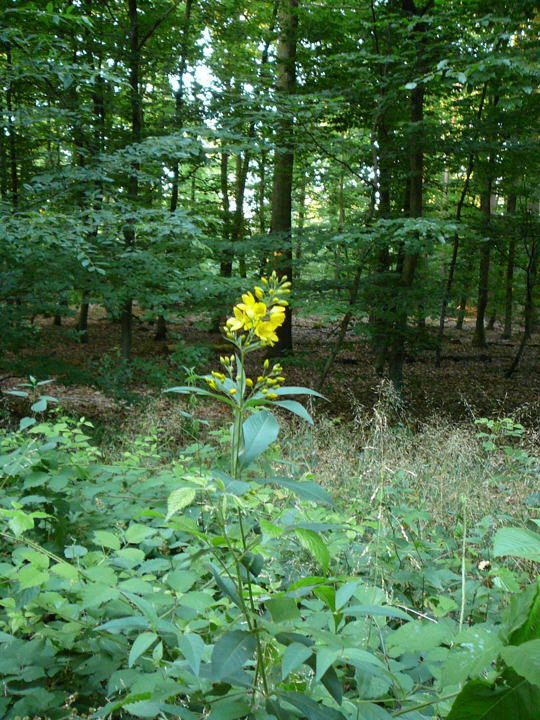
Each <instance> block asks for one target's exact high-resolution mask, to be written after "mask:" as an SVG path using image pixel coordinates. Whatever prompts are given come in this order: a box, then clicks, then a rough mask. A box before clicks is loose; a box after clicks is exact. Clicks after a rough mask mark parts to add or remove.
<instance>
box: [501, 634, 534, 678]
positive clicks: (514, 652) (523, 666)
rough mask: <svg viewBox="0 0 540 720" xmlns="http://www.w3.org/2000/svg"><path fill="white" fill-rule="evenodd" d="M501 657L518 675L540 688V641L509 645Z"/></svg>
mask: <svg viewBox="0 0 540 720" xmlns="http://www.w3.org/2000/svg"><path fill="white" fill-rule="evenodd" d="M501 657H502V659H503V660H504V662H505V663H506V664H507V665H509V666H510V667H511V668H512V669H513V670H515V671H516V672H517V674H518V675H521V677H524V678H525V680H528V681H529V682H530V683H532V684H533V685H538V686H539V687H540V639H538V640H529V641H528V642H524V643H522V644H521V645H508V646H507V647H505V648H503V649H502V650H501Z"/></svg>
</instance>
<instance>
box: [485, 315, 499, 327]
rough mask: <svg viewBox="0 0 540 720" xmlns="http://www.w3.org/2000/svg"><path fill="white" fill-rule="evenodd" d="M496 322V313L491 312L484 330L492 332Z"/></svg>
mask: <svg viewBox="0 0 540 720" xmlns="http://www.w3.org/2000/svg"><path fill="white" fill-rule="evenodd" d="M496 321H497V312H496V310H493V312H492V313H491V314H490V316H489V319H488V323H487V325H486V330H493V329H494V327H495V322H496Z"/></svg>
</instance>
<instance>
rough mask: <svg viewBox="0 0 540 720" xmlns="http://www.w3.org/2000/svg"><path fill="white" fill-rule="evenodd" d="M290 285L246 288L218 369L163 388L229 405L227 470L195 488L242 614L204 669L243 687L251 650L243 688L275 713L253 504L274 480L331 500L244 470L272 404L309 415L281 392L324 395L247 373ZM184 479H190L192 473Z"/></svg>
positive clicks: (305, 534) (275, 282) (185, 491)
mask: <svg viewBox="0 0 540 720" xmlns="http://www.w3.org/2000/svg"><path fill="white" fill-rule="evenodd" d="M290 287H291V284H290V282H288V281H287V278H285V277H282V278H279V277H278V276H277V275H276V273H272V274H271V275H270V276H269V277H268V278H262V279H261V281H260V284H258V285H256V286H255V287H254V288H253V289H252V290H251V291H249V292H246V293H244V294H243V295H242V298H241V300H240V301H239V302H238V303H236V305H235V306H234V308H233V312H232V315H231V316H230V317H229V318H228V319H227V321H226V323H225V326H224V328H223V334H224V337H225V340H226V341H227V342H229V343H230V345H231V353H230V354H226V355H224V356H222V357H220V364H221V369H220V370H215V371H212V372H211V373H209V374H208V375H202V376H196V377H195V378H194V380H195V383H194V384H193V385H189V386H186V385H184V386H179V387H174V388H170V389H169V390H168V392H176V393H181V394H195V395H197V396H201V397H207V398H211V399H213V400H216V401H219V402H222V403H225V404H226V405H228V406H229V407H230V409H231V414H232V423H231V436H230V465H229V472H228V473H224V472H217V471H216V472H215V473H214V475H213V478H212V481H210V482H206V483H204V482H203V486H202V487H200V490H201V491H203V492H207V493H208V492H210V491H212V492H213V490H217V492H216V493H214V494H213V495H212V499H211V502H210V503H208V505H209V506H210V507H212V509H213V512H214V513H215V520H216V523H217V526H218V527H219V536H218V537H217V538H214V540H211V539H208V550H209V551H210V552H212V553H214V554H215V560H216V565H210V571H211V573H212V575H213V576H214V580H215V582H216V585H217V587H218V588H219V589H220V591H221V592H222V593H223V594H224V595H225V596H227V597H228V598H229V600H231V601H232V603H233V604H234V605H235V606H236V607H237V608H238V610H239V612H240V615H239V616H238V624H237V626H236V629H234V630H231V631H229V632H227V633H226V634H225V635H223V636H222V637H221V638H220V639H219V640H218V641H217V642H216V643H215V646H214V650H213V653H212V662H211V664H210V670H211V672H212V677H213V680H214V681H216V680H217V681H219V680H225V681H226V682H228V683H229V684H231V685H232V686H235V685H236V686H240V687H244V688H245V687H246V684H245V683H246V675H245V673H244V672H243V671H242V670H241V667H242V665H243V664H246V663H247V664H248V665H249V663H250V659H251V658H252V657H253V656H254V659H255V669H254V673H253V675H252V678H253V680H252V685H251V688H250V690H249V691H248V692H249V694H250V696H251V698H252V704H253V707H256V706H259V707H260V704H261V700H264V702H265V706H266V709H267V711H269V712H270V714H274V715H275V714H276V713H275V711H274V710H272V708H273V707H274V704H275V702H276V701H275V698H276V688H277V685H279V683H280V679H279V676H277V677H275V675H276V673H275V671H274V670H273V669H272V666H275V664H276V652H277V653H278V654H279V650H278V649H277V648H278V647H279V641H276V637H277V636H276V635H275V628H274V625H275V623H274V624H272V622H269V621H267V620H266V619H265V611H264V610H263V609H261V607H260V606H257V599H258V598H259V597H261V595H264V594H265V593H266V590H265V589H264V587H263V586H262V585H259V584H258V580H257V578H258V576H259V574H260V572H261V570H262V567H263V565H264V562H265V560H264V555H261V554H257V549H258V548H262V544H263V542H264V541H263V540H262V539H261V535H260V531H259V532H257V531H256V528H257V527H258V522H259V517H257V507H259V506H260V505H259V504H258V502H257V498H256V493H257V489H261V486H263V485H267V484H278V485H281V486H282V487H286V488H287V489H289V490H292V491H293V492H295V493H296V494H297V495H299V496H300V497H304V498H306V499H309V500H311V501H316V502H317V501H318V502H323V503H327V504H328V503H329V502H330V499H329V497H328V495H327V494H326V493H325V492H324V490H323V489H322V488H320V487H319V486H318V485H316V484H315V483H314V482H312V481H303V482H300V481H296V480H293V479H291V478H279V477H272V478H269V479H264V478H257V479H254V477H253V475H252V476H251V477H249V476H248V475H247V472H246V471H247V469H248V468H249V466H250V465H251V464H252V463H253V462H254V461H255V460H256V459H257V458H258V457H259V456H260V455H261V454H262V453H263V452H264V451H265V450H266V449H267V448H268V447H269V445H271V444H272V443H273V442H274V441H275V440H276V438H277V436H278V433H279V423H278V421H277V420H276V418H275V417H274V415H273V414H272V412H271V411H272V408H273V407H274V406H276V407H281V408H284V409H286V410H289V411H291V412H293V413H296V414H297V415H299V416H300V417H302V418H303V419H305V420H307V421H308V422H313V421H312V419H311V417H310V415H309V413H308V412H307V410H306V409H305V408H304V407H303V405H301V404H300V403H299V402H297V401H296V400H291V399H290V398H288V397H287V396H291V395H295V394H308V395H316V396H318V397H322V396H321V395H319V393H316V392H315V391H313V390H310V389H308V388H303V387H291V386H286V385H284V381H285V378H284V377H283V374H282V373H283V369H282V367H281V365H280V364H279V363H277V362H276V363H271V362H270V361H269V360H268V359H266V360H264V361H263V362H262V364H261V368H260V371H259V373H258V374H256V375H255V376H254V377H248V375H247V374H246V358H247V356H248V355H249V353H253V352H255V351H256V350H260V349H261V348H264V347H268V346H271V345H273V344H274V343H276V342H277V340H278V335H277V332H278V330H279V328H280V327H281V326H282V325H283V322H284V320H285V307H286V306H287V304H288V301H287V299H286V298H287V297H288V295H289V293H290ZM189 480H190V482H191V483H192V482H193V480H194V478H192V477H190V478H189ZM250 480H251V481H250ZM197 492H198V489H197V488H196V487H193V485H190V486H189V487H188V486H184V487H182V488H178V490H176V491H174V492H173V493H172V495H171V497H170V498H169V503H168V504H169V514H168V519H169V518H170V517H171V516H172V515H173V514H175V513H177V512H179V511H180V510H182V509H183V508H185V507H186V506H187V505H188V504H190V503H191V502H192V501H193V500H194V498H195V496H196V493H197ZM254 494H255V495H254ZM231 509H232V511H233V515H232V516H231ZM233 518H234V519H233ZM293 531H294V532H296V534H297V537H298V539H299V540H300V542H301V543H303V544H304V545H305V546H306V547H310V548H313V543H312V542H311V543H310V542H309V541H310V538H311V536H312V535H314V534H315V533H313V531H312V530H307V529H305V528H304V527H299V528H298V529H296V530H294V529H293ZM196 535H197V537H198V538H199V539H204V538H206V536H205V535H204V533H200V532H197V533H196ZM319 544H320V543H319ZM317 547H318V545H317ZM224 551H226V552H224ZM323 563H324V560H323ZM268 599H269V598H267V600H268ZM277 602H278V604H279V603H280V602H284V601H283V599H281V600H278V601H277ZM285 602H286V601H285ZM276 642H277V644H276ZM231 653H234V655H235V658H237V659H240V668H231V667H230V663H229V656H230V654H231ZM244 692H245V690H244ZM276 707H278V706H276ZM278 710H279V708H278ZM277 716H278V717H279V716H280V712H278V714H277Z"/></svg>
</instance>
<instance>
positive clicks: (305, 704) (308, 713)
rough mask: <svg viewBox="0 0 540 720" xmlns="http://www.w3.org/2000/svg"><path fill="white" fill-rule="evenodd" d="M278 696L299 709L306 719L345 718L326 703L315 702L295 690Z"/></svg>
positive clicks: (330, 719) (326, 719)
mask: <svg viewBox="0 0 540 720" xmlns="http://www.w3.org/2000/svg"><path fill="white" fill-rule="evenodd" d="M279 696H280V697H281V698H282V699H283V700H285V701H286V702H288V703H290V704H291V705H292V706H293V707H295V708H297V709H298V710H300V712H301V713H302V715H305V717H306V718H308V720H345V717H344V716H343V715H342V714H341V713H340V712H338V711H337V710H334V708H330V707H328V706H327V705H322V704H319V703H316V702H315V700H312V699H311V698H309V697H307V696H306V695H301V694H300V693H295V692H284V693H280V694H279Z"/></svg>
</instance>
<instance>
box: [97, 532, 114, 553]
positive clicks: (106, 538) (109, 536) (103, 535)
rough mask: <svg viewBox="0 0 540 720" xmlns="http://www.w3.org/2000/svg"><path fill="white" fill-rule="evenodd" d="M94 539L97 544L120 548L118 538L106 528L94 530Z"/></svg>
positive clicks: (112, 548)
mask: <svg viewBox="0 0 540 720" xmlns="http://www.w3.org/2000/svg"><path fill="white" fill-rule="evenodd" d="M94 541H95V542H96V544H97V545H101V546H103V547H106V548H110V549H111V550H120V538H119V537H118V536H117V535H115V534H114V533H112V532H109V531H108V530H96V531H95V532H94Z"/></svg>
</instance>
